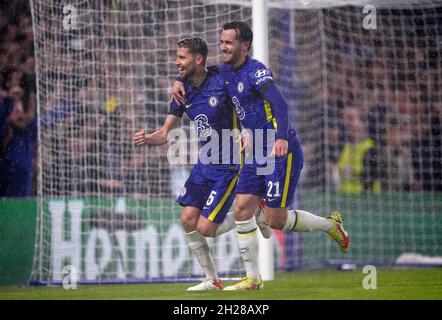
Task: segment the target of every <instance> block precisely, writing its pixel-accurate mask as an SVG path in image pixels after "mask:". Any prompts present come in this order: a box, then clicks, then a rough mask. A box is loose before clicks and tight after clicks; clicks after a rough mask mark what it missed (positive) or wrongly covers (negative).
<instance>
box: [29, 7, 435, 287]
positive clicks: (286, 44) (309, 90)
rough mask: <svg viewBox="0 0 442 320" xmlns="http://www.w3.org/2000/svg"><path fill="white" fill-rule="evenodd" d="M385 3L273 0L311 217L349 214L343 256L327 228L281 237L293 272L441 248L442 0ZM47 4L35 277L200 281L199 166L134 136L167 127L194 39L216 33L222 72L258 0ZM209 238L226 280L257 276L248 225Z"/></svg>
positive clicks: (40, 66)
mask: <svg viewBox="0 0 442 320" xmlns="http://www.w3.org/2000/svg"><path fill="white" fill-rule="evenodd" d="M371 3H372V5H371V6H370V5H369V6H367V4H368V2H367V3H365V2H363V1H345V2H344V1H308V0H299V1H296V0H294V1H269V4H268V5H269V8H268V21H267V22H266V23H267V24H268V32H269V33H268V35H256V34H255V37H262V36H268V37H269V67H270V68H272V70H273V71H274V74H275V78H276V81H277V83H278V85H279V86H280V88H281V91H282V92H283V94H284V96H285V98H286V99H287V101H288V103H289V105H290V110H289V116H290V120H291V121H292V123H294V124H295V127H296V128H297V131H298V135H299V136H300V138H301V140H302V143H303V147H304V153H305V166H304V169H303V173H302V177H301V182H300V185H299V188H298V195H297V202H296V205H295V207H296V208H301V209H304V210H307V211H311V212H314V213H316V214H318V215H321V216H326V215H327V214H328V211H329V210H332V209H338V210H342V212H343V213H344V216H345V218H346V228H348V230H349V232H350V234H351V239H352V243H351V245H352V248H351V250H350V252H349V253H348V254H346V255H344V254H342V253H340V252H339V251H338V250H337V248H335V246H334V245H333V243H331V242H330V241H329V240H328V239H326V237H325V236H324V234H293V233H291V234H288V233H284V232H280V231H275V232H274V248H275V250H274V252H275V257H276V259H275V268H276V270H292V269H295V268H301V267H309V266H316V265H324V264H329V263H341V262H354V263H361V264H362V263H375V262H377V263H393V262H394V261H395V259H396V258H397V257H398V256H399V255H400V254H402V253H405V252H415V253H419V254H424V255H441V254H442V252H441V247H440V244H441V243H442V239H441V235H440V232H438V231H439V230H440V229H441V225H442V222H441V218H440V215H438V214H437V213H438V212H442V199H441V196H440V193H439V192H440V191H441V189H442V177H441V170H442V169H441V163H442V161H441V144H440V126H441V124H440V123H441V122H440V120H441V109H442V107H441V103H442V98H441V93H440V90H439V88H440V87H441V85H442V83H441V82H442V74H441V68H440V63H441V54H440V52H441V37H442V35H441V29H442V27H441V24H442V22H441V19H442V11H441V10H442V3H441V2H440V1H415V2H409V1H371ZM31 8H32V15H33V25H34V43H35V54H36V65H37V78H38V79H37V88H38V89H37V91H38V92H37V98H38V114H39V149H38V150H39V154H38V170H39V172H38V196H39V197H38V199H39V200H38V210H39V212H38V227H37V236H36V246H35V255H34V266H33V273H32V276H31V281H32V282H33V283H60V282H62V281H63V279H64V277H65V276H66V274H67V273H68V272H69V270H72V269H71V268H72V267H74V268H75V270H76V274H77V276H78V278H79V281H81V282H92V283H107V282H126V283H127V282H132V281H134V282H140V281H147V282H155V281H178V280H186V279H191V278H195V277H201V276H202V274H201V270H200V267H199V266H198V264H197V262H196V260H195V259H194V258H193V257H192V255H191V254H190V250H189V249H188V246H187V244H186V241H185V238H184V233H183V230H182V227H181V225H180V221H179V216H180V214H181V208H180V207H179V206H178V205H177V204H176V203H175V201H174V200H175V198H176V196H177V192H179V191H180V190H181V187H182V185H183V183H184V181H185V179H186V178H187V176H188V173H189V172H190V171H189V170H190V168H191V164H189V165H172V164H169V162H168V161H167V157H166V155H167V146H165V147H142V148H139V147H135V146H134V145H133V143H132V134H133V133H134V132H135V131H137V130H139V129H140V128H145V129H146V130H147V131H154V130H156V129H158V128H159V127H160V126H161V124H162V122H163V120H164V118H165V115H166V113H167V111H168V101H169V96H170V92H169V88H170V86H171V85H172V83H173V81H174V79H175V77H176V74H177V69H176V67H175V65H174V60H175V50H176V43H177V41H178V40H179V39H180V38H182V37H184V36H186V35H195V34H196V35H200V36H202V37H204V38H205V39H206V40H207V42H208V44H209V59H208V64H209V65H210V64H217V63H220V62H221V60H220V57H219V54H218V51H219V50H218V42H219V32H220V28H221V26H222V25H223V24H224V23H225V22H227V21H231V20H245V21H248V22H249V23H250V24H252V10H253V8H252V5H251V2H250V1H246V0H244V1H241V0H238V1H205V0H180V1H178V0H168V1H166V0H159V1H141V0H127V1H119V0H108V1H94V0H89V1H86V0H83V1H80V0H78V1H57V2H54V1H49V0H39V1H32V4H31ZM263 23H264V22H263ZM252 55H253V53H252ZM188 125H189V123H188V121H186V120H183V126H184V127H188ZM360 127H361V128H360ZM361 137H362V138H361ZM359 138H361V139H359ZM358 141H359V142H360V141H362V142H361V143H360V145H359V144H358V143H357V142H358ZM361 155H362V156H361ZM365 155H367V156H365ZM364 159H365V160H366V161H364ZM361 163H362V165H363V167H366V168H368V169H366V170H361ZM358 175H360V177H359V176H358ZM209 244H210V247H211V250H212V253H213V256H214V261H215V265H216V267H217V271H218V272H219V273H220V274H221V275H235V276H236V275H242V273H243V266H242V262H241V259H240V257H239V251H238V248H237V241H236V235H235V232H230V233H227V234H224V235H222V236H220V237H219V238H216V239H211V240H210V241H209ZM67 266H71V267H69V268H67Z"/></svg>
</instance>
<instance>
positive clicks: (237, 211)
mask: <svg viewBox="0 0 442 320" xmlns="http://www.w3.org/2000/svg"><path fill="white" fill-rule="evenodd" d="M233 213H234V215H235V219H236V220H239V221H243V220H248V219H250V218H251V217H252V216H253V211H252V210H250V208H248V207H247V206H241V205H236V206H235V208H234V210H233Z"/></svg>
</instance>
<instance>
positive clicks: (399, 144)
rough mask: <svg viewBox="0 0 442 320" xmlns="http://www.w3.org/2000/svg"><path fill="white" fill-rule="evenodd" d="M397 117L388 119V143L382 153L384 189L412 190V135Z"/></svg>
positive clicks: (382, 181)
mask: <svg viewBox="0 0 442 320" xmlns="http://www.w3.org/2000/svg"><path fill="white" fill-rule="evenodd" d="M401 129H403V128H402V127H401V125H400V123H399V121H398V120H397V119H396V118H391V119H390V120H389V121H388V126H387V137H386V145H385V147H383V148H382V152H381V154H380V164H381V171H382V174H381V176H380V180H381V185H382V190H383V191H393V192H397V191H410V190H412V189H414V188H415V182H414V175H413V164H412V158H411V143H410V142H411V137H410V135H409V134H407V132H406V131H404V130H401Z"/></svg>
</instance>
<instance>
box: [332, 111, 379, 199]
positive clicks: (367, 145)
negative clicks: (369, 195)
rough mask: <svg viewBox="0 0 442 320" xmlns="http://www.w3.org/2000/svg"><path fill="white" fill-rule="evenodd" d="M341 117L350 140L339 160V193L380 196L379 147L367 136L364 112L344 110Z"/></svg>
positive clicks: (346, 143)
mask: <svg viewBox="0 0 442 320" xmlns="http://www.w3.org/2000/svg"><path fill="white" fill-rule="evenodd" d="M342 117H343V122H344V127H345V130H346V131H345V133H346V136H347V137H346V138H347V140H346V142H345V144H344V147H343V149H342V151H341V154H340V156H339V159H338V170H339V180H340V186H339V192H341V193H345V194H360V193H363V192H364V191H372V192H379V191H380V183H379V173H378V168H377V166H378V163H377V154H376V148H375V146H376V143H375V141H374V140H373V139H371V138H370V137H369V136H368V134H367V130H366V128H365V123H364V121H363V118H362V111H361V110H360V109H359V108H357V107H354V106H347V107H345V108H344V109H343V110H342Z"/></svg>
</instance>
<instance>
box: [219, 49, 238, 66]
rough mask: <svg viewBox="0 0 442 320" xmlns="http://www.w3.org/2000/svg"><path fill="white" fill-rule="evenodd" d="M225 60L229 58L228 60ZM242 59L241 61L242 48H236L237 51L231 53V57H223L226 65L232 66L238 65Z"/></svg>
mask: <svg viewBox="0 0 442 320" xmlns="http://www.w3.org/2000/svg"><path fill="white" fill-rule="evenodd" d="M225 58H227V60H226V59H225ZM240 59H241V48H235V50H232V51H231V52H229V55H227V56H223V61H224V63H226V64H229V65H232V66H233V65H234V64H236V63H237V62H238V61H239V60H240Z"/></svg>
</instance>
